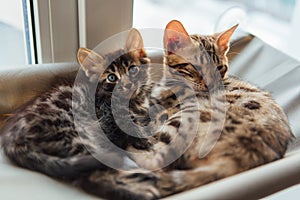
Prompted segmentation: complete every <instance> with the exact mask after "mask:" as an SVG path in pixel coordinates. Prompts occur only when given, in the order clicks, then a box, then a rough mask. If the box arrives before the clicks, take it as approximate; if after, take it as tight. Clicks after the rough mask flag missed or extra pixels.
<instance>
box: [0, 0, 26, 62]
mask: <svg viewBox="0 0 300 200" xmlns="http://www.w3.org/2000/svg"><path fill="white" fill-rule="evenodd" d="M0 4H1V7H0V35H1V37H0V64H1V65H11V64H26V63H28V60H27V53H26V44H25V29H24V18H23V5H22V1H20V0H9V1H7V0H0Z"/></svg>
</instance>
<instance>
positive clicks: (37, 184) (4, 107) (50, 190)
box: [0, 35, 300, 200]
mask: <svg viewBox="0 0 300 200" xmlns="http://www.w3.org/2000/svg"><path fill="white" fill-rule="evenodd" d="M149 53H150V55H151V56H152V57H153V59H152V61H153V62H161V60H162V59H161V55H162V54H161V52H149ZM229 56H230V63H231V64H230V74H233V75H236V76H240V77H242V78H243V79H245V80H248V81H250V82H252V83H255V84H256V85H258V86H260V87H262V88H264V89H266V90H268V91H271V92H272V94H273V96H274V98H275V99H276V100H277V102H278V103H279V104H280V105H281V106H282V107H283V108H284V110H285V112H286V113H287V115H288V117H289V120H290V123H291V126H292V129H293V132H294V134H295V135H296V136H297V137H298V138H300V122H299V119H300V62H298V61H296V60H294V59H292V58H290V57H289V56H287V55H285V54H283V53H281V52H280V51H278V50H276V49H274V48H272V47H270V46H269V45H267V44H265V43H264V42H262V41H261V40H260V39H258V38H256V37H253V36H251V35H246V36H243V37H238V38H236V40H235V41H234V42H233V43H232V48H231V50H230V52H229ZM77 70H78V65H77V64H75V63H59V64H44V65H34V66H19V67H13V68H9V67H6V68H3V67H0V126H2V124H3V123H4V121H5V118H6V117H7V116H8V115H9V113H10V112H11V111H12V110H13V109H14V108H16V107H17V106H18V105H20V104H22V103H23V102H25V101H27V100H29V99H31V98H32V97H33V96H35V95H37V94H39V93H41V92H43V91H45V90H47V89H48V88H49V87H51V86H52V85H54V84H56V81H57V80H59V78H60V77H64V78H70V79H72V78H74V77H75V75H76V72H77ZM299 141H300V139H299ZM298 146H300V142H298V144H297V143H295V144H294V145H293V146H292V147H291V148H290V150H289V151H288V153H287V155H286V157H285V158H283V159H281V160H279V161H276V162H273V163H270V164H267V165H264V166H261V167H258V168H255V169H253V170H249V171H247V172H244V173H241V174H238V175H235V176H232V177H229V178H226V179H223V180H220V181H217V182H214V183H211V184H208V185H206V186H203V187H201V188H196V189H194V190H191V191H187V192H184V193H181V194H178V195H174V196H172V197H169V198H170V199H245V198H247V199H257V198H262V197H266V196H268V195H270V194H273V193H275V192H277V191H279V190H282V189H285V188H288V187H290V186H293V185H296V184H298V183H300V151H299V152H298V151H297V149H298ZM294 188H295V189H294V193H293V194H298V195H300V186H296V187H294ZM216 191H217V192H216ZM295 191H296V192H295ZM270 198H271V199H272V198H275V199H276V195H275V196H274V197H270ZM0 199H5V200H17V199H22V200H27V199H28V200H41V199H43V200H47V199H49V200H52V199H55V200H66V199H72V200H76V199H85V200H87V199H98V198H96V197H93V196H90V195H88V194H86V193H84V192H82V191H80V190H78V189H77V188H75V187H72V186H70V185H66V184H63V183H61V182H58V181H55V180H53V179H51V178H49V177H47V176H45V175H42V174H39V173H36V172H32V171H29V170H26V169H22V168H19V167H16V166H14V165H12V164H11V163H10V162H9V161H7V160H6V158H5V157H4V156H3V154H2V152H1V153H0Z"/></svg>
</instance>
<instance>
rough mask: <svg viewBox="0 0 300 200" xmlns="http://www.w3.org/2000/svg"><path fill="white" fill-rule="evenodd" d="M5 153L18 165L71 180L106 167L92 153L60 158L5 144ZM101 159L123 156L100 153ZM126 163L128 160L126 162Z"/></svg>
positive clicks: (118, 158) (122, 158) (121, 159)
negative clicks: (19, 149)
mask: <svg viewBox="0 0 300 200" xmlns="http://www.w3.org/2000/svg"><path fill="white" fill-rule="evenodd" d="M3 149H4V153H5V155H6V156H7V157H8V158H9V160H10V161H12V162H13V163H15V164H16V165H18V166H21V167H24V168H27V169H30V170H34V171H38V172H41V173H44V174H46V175H48V176H51V177H54V178H58V179H64V180H72V179H74V178H78V176H82V175H85V174H88V173H89V172H90V171H92V170H96V169H97V170H103V169H107V168H108V167H107V166H106V165H105V164H103V163H101V162H100V161H99V160H98V159H96V158H95V157H94V156H92V155H74V156H71V157H66V158H61V157H57V156H52V155H48V154H45V153H42V152H36V151H33V150H27V151H23V152H21V151H18V152H17V151H15V150H13V149H15V148H10V147H7V146H4V147H3ZM101 156H102V157H103V159H111V160H112V159H113V161H114V162H116V163H121V164H122V163H124V157H123V156H122V155H117V154H115V153H107V152H106V153H105V154H103V155H101ZM127 163H128V162H127Z"/></svg>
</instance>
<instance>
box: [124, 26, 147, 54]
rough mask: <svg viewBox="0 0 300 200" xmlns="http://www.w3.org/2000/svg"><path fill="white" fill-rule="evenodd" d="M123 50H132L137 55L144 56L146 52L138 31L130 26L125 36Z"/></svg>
mask: <svg viewBox="0 0 300 200" xmlns="http://www.w3.org/2000/svg"><path fill="white" fill-rule="evenodd" d="M125 50H126V51H127V52H132V53H134V55H136V56H137V57H145V56H146V52H145V50H144V42H143V38H142V36H141V34H140V32H139V31H138V30H137V29H135V28H132V29H131V30H130V31H129V33H128V36H127V40H126V45H125Z"/></svg>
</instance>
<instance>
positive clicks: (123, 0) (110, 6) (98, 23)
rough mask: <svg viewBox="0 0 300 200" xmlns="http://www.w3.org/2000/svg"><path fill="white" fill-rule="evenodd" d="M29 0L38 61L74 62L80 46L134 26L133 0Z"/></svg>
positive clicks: (91, 43) (93, 44)
mask: <svg viewBox="0 0 300 200" xmlns="http://www.w3.org/2000/svg"><path fill="white" fill-rule="evenodd" d="M28 1H29V3H31V5H32V8H33V10H31V11H33V12H32V14H33V20H32V21H33V23H34V28H35V29H34V30H33V32H34V34H33V35H35V41H34V43H35V45H34V47H35V48H33V47H32V49H35V55H36V57H37V58H36V59H35V60H36V63H37V64H41V63H54V62H74V61H76V52H77V50H78V48H79V47H88V48H94V47H95V46H96V45H97V44H99V43H100V42H101V41H103V40H105V39H106V38H108V37H110V36H111V35H113V34H116V33H118V32H122V31H125V30H128V29H129V28H131V27H132V16H133V0H111V1H105V0H68V1H61V0H28ZM62 11H63V12H62ZM66 13H67V14H66ZM111 13H114V14H113V15H112V14H111ZM109 16H111V17H109ZM62 19H63V23H62ZM116 19H120V20H116ZM112 24H113V26H112ZM103 27H105V28H103ZM33 60H34V59H33Z"/></svg>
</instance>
